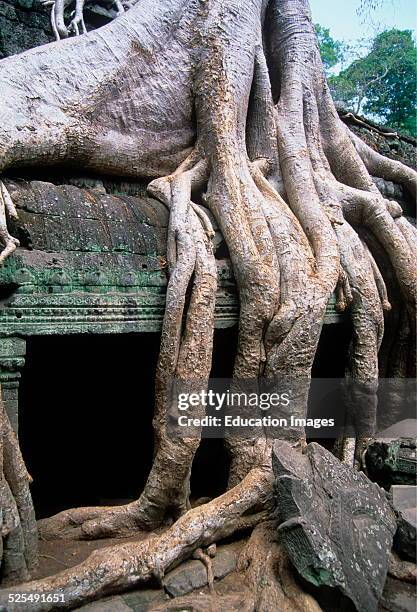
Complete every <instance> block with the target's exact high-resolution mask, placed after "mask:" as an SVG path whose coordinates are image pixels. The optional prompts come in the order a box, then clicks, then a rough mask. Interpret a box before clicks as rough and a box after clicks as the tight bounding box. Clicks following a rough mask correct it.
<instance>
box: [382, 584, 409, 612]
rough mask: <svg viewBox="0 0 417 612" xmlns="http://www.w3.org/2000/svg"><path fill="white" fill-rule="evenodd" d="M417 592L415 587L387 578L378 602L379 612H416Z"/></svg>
mask: <svg viewBox="0 0 417 612" xmlns="http://www.w3.org/2000/svg"><path fill="white" fill-rule="evenodd" d="M416 609H417V592H416V588H415V585H413V584H409V583H406V582H402V581H400V580H395V579H394V578H387V581H386V583H385V587H384V592H383V594H382V597H381V601H380V610H386V611H387V612H416Z"/></svg>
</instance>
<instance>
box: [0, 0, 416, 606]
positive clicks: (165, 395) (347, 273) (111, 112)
mask: <svg viewBox="0 0 417 612" xmlns="http://www.w3.org/2000/svg"><path fill="white" fill-rule="evenodd" d="M0 80H1V101H2V104H3V106H4V110H3V109H2V123H1V126H0V153H1V157H0V160H1V168H0V170H1V171H5V170H8V169H11V168H13V169H14V168H18V167H26V166H31V167H36V166H41V165H45V164H48V165H53V166H56V165H71V167H82V168H84V169H88V170H91V171H94V172H100V173H103V174H116V175H119V176H126V177H133V178H142V179H143V178H145V179H148V180H151V179H153V180H152V182H150V184H149V187H148V190H149V193H151V194H152V195H153V196H154V197H157V198H159V199H160V200H161V201H162V202H164V203H165V204H166V205H167V207H168V208H169V210H170V223H169V228H168V252H167V260H168V267H169V274H170V280H169V285H168V291H167V306H166V313H165V318H164V323H163V331H162V342H161V351H160V356H159V362H158V366H157V375H156V390H155V417H154V428H155V444H156V446H155V456H154V463H153V466H152V469H151V472H150V475H149V478H148V481H147V484H146V486H145V489H144V491H143V493H142V495H141V496H140V498H139V499H138V500H137V501H135V502H133V503H131V504H128V505H125V506H119V507H112V508H102V507H100V508H77V509H72V510H67V511H64V512H62V513H60V514H58V515H56V516H55V517H51V518H50V519H45V520H43V521H40V524H39V529H40V533H41V535H42V537H44V538H98V537H110V536H117V535H119V536H120V535H129V534H132V533H135V532H137V530H139V529H153V528H156V527H158V526H161V525H164V524H165V523H166V522H167V521H176V522H175V523H174V524H173V525H172V527H170V528H169V529H168V530H167V531H166V532H165V533H163V534H162V535H161V536H158V537H156V538H152V539H150V540H147V541H145V542H141V543H139V544H137V543H136V544H125V545H123V546H117V547H114V548H108V549H103V550H100V551H97V552H95V553H93V554H92V555H91V556H90V557H89V558H88V559H87V560H86V561H85V562H84V563H82V564H81V565H80V566H77V567H75V568H71V569H69V570H66V571H64V572H62V573H61V574H59V575H57V576H56V577H52V578H47V579H44V580H40V581H36V582H29V583H25V584H23V585H21V586H19V587H18V588H16V587H14V588H13V592H18V591H22V592H25V593H29V592H33V593H47V592H59V593H62V594H64V595H65V603H62V604H48V603H42V604H41V603H39V604H37V606H35V608H34V609H39V610H40V609H42V610H43V609H49V608H50V607H52V605H55V607H74V606H77V605H81V604H82V603H84V602H86V601H88V600H92V599H96V598H99V597H101V596H103V595H106V594H108V593H114V592H119V591H122V590H123V589H127V588H130V587H132V586H133V585H135V584H141V583H144V582H146V581H148V580H150V579H152V577H155V576H156V577H158V578H159V579H161V578H162V576H163V574H164V572H165V571H166V570H167V569H169V568H170V567H173V566H174V565H175V564H177V563H179V562H180V561H181V560H183V559H185V558H186V557H187V556H190V555H191V554H192V553H193V551H194V550H195V549H197V548H199V547H201V546H207V545H209V544H210V543H212V542H214V541H216V540H218V539H220V538H222V537H225V536H227V535H230V534H232V533H233V532H235V531H236V530H238V529H241V528H243V527H249V526H254V525H255V524H257V523H259V522H260V521H262V520H263V519H265V518H267V517H268V514H269V512H270V509H271V492H272V487H271V440H270V439H268V438H266V437H258V438H254V439H250V440H246V439H238V438H230V439H229V440H228V448H229V451H230V454H231V468H230V475H229V487H230V488H229V490H228V491H227V492H226V493H225V494H224V495H222V496H221V497H219V498H218V499H215V500H213V501H212V502H210V503H208V504H206V505H204V506H201V507H198V508H195V509H193V510H189V500H188V497H189V478H190V471H191V466H192V461H193V457H194V454H195V452H196V450H197V448H198V445H199V439H198V438H196V437H193V438H185V439H175V438H171V437H170V436H169V435H167V420H168V417H169V414H170V411H171V408H172V397H171V394H170V392H169V390H170V384H171V382H172V380H173V379H175V378H176V379H179V380H180V381H185V382H187V381H191V380H193V379H195V378H198V379H199V381H200V383H204V381H207V380H208V378H209V375H210V369H211V353H212V339H213V326H214V301H215V293H216V266H215V260H214V256H213V252H212V247H211V238H212V236H213V231H212V228H211V223H210V221H209V218H208V215H207V214H206V212H205V210H204V208H203V207H201V206H199V205H198V204H197V203H196V201H193V200H192V199H191V198H192V194H199V195H200V196H201V195H202V194H203V195H204V202H205V203H206V206H207V207H208V208H209V210H210V211H211V213H212V214H213V215H214V217H215V218H216V221H217V223H218V225H219V227H220V229H221V231H222V234H223V237H224V239H225V241H226V244H227V247H228V249H229V252H230V258H231V261H232V265H233V270H234V275H235V278H236V282H237V286H238V290H239V299H240V321H239V338H238V347H237V353H236V357H235V364H234V376H235V379H237V380H239V379H246V380H254V381H256V380H257V379H259V377H265V378H267V379H274V378H282V377H291V378H295V379H297V380H299V381H302V383H303V384H300V385H299V386H297V393H296V394H295V395H294V397H293V401H292V404H291V412H292V413H293V414H296V415H297V416H303V415H305V414H306V409H307V398H308V390H309V384H308V382H309V379H310V376H311V368H312V364H313V359H314V356H315V352H316V349H317V344H318V340H319V336H320V332H321V327H322V323H323V317H324V313H325V309H326V304H327V302H328V299H329V297H330V295H331V293H332V292H333V291H334V290H335V289H337V295H338V307H339V309H340V310H345V309H349V312H350V315H351V317H352V322H353V329H354V334H353V337H352V346H351V352H350V364H349V371H348V372H347V375H348V377H350V378H354V379H355V380H357V381H358V382H359V383H360V384H361V385H362V387H361V388H362V389H364V392H363V394H362V399H361V401H362V400H363V402H364V404H363V405H364V406H365V407H366V410H367V411H368V412H367V414H368V415H369V414H370V417H369V418H370V419H371V418H372V414H373V411H374V409H375V405H376V391H377V382H378V350H379V347H380V344H381V340H382V337H383V330H384V320H383V309H384V308H385V309H388V307H389V304H388V299H387V291H386V287H385V283H384V280H383V277H382V275H381V273H380V271H379V269H378V265H377V263H376V260H375V258H374V256H373V254H374V248H373V243H372V240H370V241H366V243H365V242H364V241H363V240H361V232H362V231H365V232H368V233H369V235H371V236H373V237H374V238H376V240H377V242H378V248H380V249H382V250H383V252H384V254H385V256H386V257H387V258H388V260H389V262H390V265H391V266H392V269H393V271H394V274H395V279H394V284H395V286H396V288H397V290H398V296H399V298H398V299H399V303H400V305H404V307H405V308H406V311H405V312H406V313H408V314H406V315H405V316H406V317H408V319H409V321H410V325H412V318H413V308H414V305H415V297H416V269H415V266H414V265H413V262H414V258H413V255H414V254H415V251H416V233H415V230H414V229H413V228H412V227H411V226H410V224H408V222H407V221H406V220H405V219H403V218H402V217H401V211H399V210H398V208H399V207H398V206H395V205H394V204H393V203H392V202H388V201H386V200H384V199H383V197H382V196H381V195H380V194H379V192H378V191H377V189H376V187H375V186H374V184H373V182H372V180H371V177H370V174H369V172H375V173H376V174H378V175H379V176H382V177H383V178H394V177H395V180H397V181H399V182H401V183H402V184H403V185H404V186H405V187H406V188H407V189H409V190H410V191H412V190H413V189H415V185H416V175H415V173H413V172H412V171H411V170H409V169H405V168H404V167H403V166H401V164H399V163H398V162H393V161H391V160H387V159H385V158H380V156H378V154H376V153H374V152H373V151H372V150H370V149H369V148H367V147H366V146H365V145H364V144H363V143H361V142H358V141H357V138H356V137H354V136H353V135H352V134H350V133H349V132H348V131H347V129H346V128H345V127H344V126H343V124H342V123H341V122H340V120H339V118H338V115H337V113H336V110H335V108H334V105H333V102H332V99H331V96H330V93H329V90H328V87H327V83H326V80H325V77H324V73H323V68H322V65H321V60H320V54H319V50H318V45H317V41H316V35H315V31H314V27H313V24H312V21H311V15H310V11H309V7H308V2H307V0H226V1H225V0H161V1H160V2H154V0H141V2H139V3H138V4H137V5H135V6H134V7H133V8H132V9H130V10H129V11H128V12H127V13H126V14H124V15H123V16H121V17H119V18H118V19H116V20H115V21H114V22H112V23H111V24H109V25H107V26H105V27H103V28H101V29H100V30H96V31H94V32H91V33H89V34H88V35H83V36H80V37H77V38H73V39H67V40H63V41H59V42H57V43H53V44H50V45H47V46H45V47H42V48H39V49H34V50H32V51H29V52H27V53H24V54H22V55H20V56H17V57H12V58H9V59H7V60H4V61H3V62H1V63H0ZM7 197H8V196H7V194H6V195H4V197H3V208H5V209H6V208H7V210H9V212H10V203H9V206H8V202H9V200H8V199H7ZM9 199H10V198H9ZM0 205H1V202H0ZM0 208H1V206H0ZM4 225H5V224H4ZM1 238H2V239H3V240H4V242H5V245H6V248H7V245H8V244H10V245H11V242H12V241H13V238H12V237H11V236H10V235H9V234H8V232H7V227H6V225H5V230H4V232H3V234H1ZM10 249H12V247H11V246H10ZM377 259H378V258H377ZM190 283H191V295H190V300H189V301H188V302H187V300H186V292H187V289H188V287H189V285H190ZM184 317H185V319H184ZM183 321H185V322H184V323H183ZM394 348H395V347H393V350H394ZM198 409H199V411H200V412H201V411H202V409H203V408H202V406H200V407H199V408H198ZM286 435H287V436H288V437H290V439H292V441H293V442H294V452H300V449H301V448H302V446H303V439H304V433H303V431H300V430H297V429H295V430H293V431H290V432H287V434H286ZM3 473H4V474H5V476H6V480H7V482H10V481H9V480H8V479H7V475H6V470H5V468H4V469H3ZM25 491H26V489H25ZM25 495H26V498H25V499H26V501H27V493H25ZM12 497H13V498H14V500H15V502H16V504H18V498H19V495H18V494H17V493H15V492H14V491H13V490H12ZM10 504H11V506H13V501H12V500H11V501H10ZM11 506H10V507H11ZM19 524H20V525H21V526H22V531H24V520H23V518H22V515H20V523H19ZM256 533H257V534H260V535H259V542H261V543H262V545H268V546H269V545H270V544H271V543H270V542H269V541H268V538H267V537H266V536H265V534H264V532H263V531H262V529H260V531H259V532H256ZM257 537H258V536H256V538H257ZM256 538H255V548H256V547H257V546H258V544H256V542H258V540H257V539H256ZM21 540H22V541H23V539H22V538H21ZM21 550H22V551H23V550H25V548H24V545H23V544H21ZM271 554H272V553H271ZM280 554H281V553H280V552H279V551H278V550H276V549H275V548H274V552H273V555H274V558H275V557H276V558H277V559H279V558H281V557H280ZM255 557H256V555H255ZM255 557H254V558H255ZM3 559H4V563H6V561H5V559H6V554H5V553H4V554H3ZM258 561H259V559H258ZM255 563H256V560H255V561H254V564H255ZM252 569H253V571H252V572H251V574H250V581H252V582H253V583H254V584H253V587H254V593H255V594H254V600H253V606H252V609H256V608H257V603H256V602H257V601H260V600H262V597H266V598H267V599H268V600H269V599H270V600H271V601H282V598H283V597H284V595H283V593H282V592H280V591H275V590H274V589H272V591H271V592H270V593H268V594H262V593H261V592H259V593H257V594H256V592H257V588H258V586H259V585H258V586H257V585H256V583H257V582H258V581H259V578H258V576H259V570H257V569H256V567H255V565H253V568H252ZM271 571H272V570H271ZM285 571H286V570H285ZM285 571H284V569H282V572H281V574H282V575H281V577H282V576H285V575H286V574H285ZM22 578H24V576H23V575H21V576H19V577H18V580H21V579H22ZM282 580H284V578H282ZM285 580H287V581H288V580H289V579H288V578H285ZM294 589H295V586H294ZM7 594H8V592H7V591H5V592H4V593H3V597H4V598H6V601H7ZM305 597H306V606H308V607H309V608H311V609H312V610H314V609H317V607H315V602H314V601H311V600H310V599H309V598H308V596H305ZM280 598H281V599H280ZM265 601H266V600H265ZM285 605H286V606H288V605H289V604H288V603H287V604H285ZM16 609H17V608H16Z"/></svg>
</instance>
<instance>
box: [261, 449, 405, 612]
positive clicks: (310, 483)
mask: <svg viewBox="0 0 417 612" xmlns="http://www.w3.org/2000/svg"><path fill="white" fill-rule="evenodd" d="M273 467H274V473H275V476H276V479H277V480H276V503H277V513H278V517H279V521H280V523H281V524H280V527H279V534H280V538H281V540H282V542H283V544H284V546H285V547H286V549H287V552H288V554H289V556H290V558H291V561H292V563H293V564H294V566H295V567H296V569H297V570H298V572H299V573H300V574H301V576H302V577H303V578H304V579H306V580H307V581H309V582H310V583H312V584H313V585H315V586H317V587H320V586H328V587H333V588H336V589H339V590H340V591H341V592H342V593H343V594H344V595H345V596H347V597H348V598H349V599H350V600H351V601H352V602H353V603H354V605H355V607H356V609H357V610H358V611H359V612H372V611H374V610H377V605H378V600H379V598H380V596H381V593H382V590H383V587H384V583H385V578H386V575H387V569H388V559H389V554H390V550H391V546H392V540H393V536H394V533H395V529H396V521H395V516H394V513H393V512H392V510H391V508H390V505H389V503H388V500H387V499H386V494H385V492H384V491H383V490H382V489H380V488H379V487H378V485H376V484H374V483H372V482H371V481H370V480H369V479H368V478H367V477H366V476H365V474H363V473H360V472H356V471H355V470H353V469H352V468H350V467H349V466H347V465H345V464H342V463H341V462H340V461H339V460H338V459H336V458H335V457H334V456H333V455H332V454H331V453H330V452H328V451H327V450H325V449H324V448H323V447H321V446H320V445H318V444H316V443H311V444H309V445H308V446H307V448H306V453H305V454H303V455H302V454H301V453H294V449H293V448H292V447H291V446H290V445H289V444H288V443H287V442H283V441H277V442H276V443H275V446H274V452H273Z"/></svg>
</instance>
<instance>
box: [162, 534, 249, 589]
mask: <svg viewBox="0 0 417 612" xmlns="http://www.w3.org/2000/svg"><path fill="white" fill-rule="evenodd" d="M239 550H240V546H238V545H236V544H229V545H226V546H222V547H219V548H218V549H217V553H216V556H215V557H214V558H213V559H212V563H213V574H214V578H215V580H220V579H221V578H224V577H225V576H227V574H230V572H233V571H234V570H235V569H236V564H237V557H238V554H239ZM206 585H207V570H206V568H205V566H204V565H203V563H202V562H201V561H194V560H193V561H186V562H185V563H181V565H179V566H178V567H176V568H175V569H173V570H172V571H170V572H169V573H168V574H166V576H165V578H164V588H165V591H166V592H167V593H168V595H169V596H170V597H180V596H182V595H186V594H187V593H191V591H194V590H195V589H201V588H202V587H204V586H206Z"/></svg>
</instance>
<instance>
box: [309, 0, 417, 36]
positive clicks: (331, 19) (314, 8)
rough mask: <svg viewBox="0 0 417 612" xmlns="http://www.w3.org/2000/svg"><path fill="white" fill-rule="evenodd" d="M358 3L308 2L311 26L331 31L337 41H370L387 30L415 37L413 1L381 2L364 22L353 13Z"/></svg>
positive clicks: (338, 0)
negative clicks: (407, 32) (403, 32)
mask: <svg viewBox="0 0 417 612" xmlns="http://www.w3.org/2000/svg"><path fill="white" fill-rule="evenodd" d="M360 4H361V0H310V7H311V12H312V14H313V21H314V23H319V24H320V25H322V26H324V27H326V28H330V34H331V36H332V37H333V38H334V39H336V40H354V39H358V38H371V37H373V36H374V35H375V34H377V33H378V32H379V31H382V30H385V29H390V28H398V29H399V30H413V31H414V37H416V30H417V3H416V0H383V2H381V6H380V7H379V8H378V9H376V10H374V11H372V12H371V13H370V15H369V16H368V18H367V19H366V20H364V18H363V17H361V16H359V15H358V14H357V12H356V11H357V9H358V7H359V6H360Z"/></svg>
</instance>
